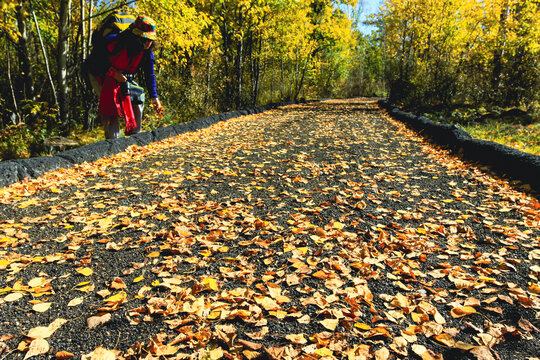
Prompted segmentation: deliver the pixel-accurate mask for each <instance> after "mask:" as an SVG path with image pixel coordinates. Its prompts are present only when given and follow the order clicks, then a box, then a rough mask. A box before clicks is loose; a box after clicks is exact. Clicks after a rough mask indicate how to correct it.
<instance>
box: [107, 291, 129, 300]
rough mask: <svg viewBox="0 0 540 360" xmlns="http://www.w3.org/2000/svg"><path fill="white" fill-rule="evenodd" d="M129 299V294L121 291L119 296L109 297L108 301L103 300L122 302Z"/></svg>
mask: <svg viewBox="0 0 540 360" xmlns="http://www.w3.org/2000/svg"><path fill="white" fill-rule="evenodd" d="M126 297H127V294H126V292H125V291H120V292H119V293H118V294H115V295H113V296H110V297H108V298H107V299H105V300H103V301H105V302H115V303H117V302H121V301H123V300H124V299H125V298H126Z"/></svg>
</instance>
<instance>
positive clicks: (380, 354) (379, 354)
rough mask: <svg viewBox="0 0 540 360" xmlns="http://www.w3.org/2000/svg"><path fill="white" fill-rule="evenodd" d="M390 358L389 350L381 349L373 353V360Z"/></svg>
mask: <svg viewBox="0 0 540 360" xmlns="http://www.w3.org/2000/svg"><path fill="white" fill-rule="evenodd" d="M389 358H390V350H388V349H387V348H385V347H383V348H380V349H379V350H377V351H375V360H388V359H389Z"/></svg>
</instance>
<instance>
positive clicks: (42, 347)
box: [24, 339, 49, 360]
mask: <svg viewBox="0 0 540 360" xmlns="http://www.w3.org/2000/svg"><path fill="white" fill-rule="evenodd" d="M48 351H49V343H48V342H47V340H45V339H34V340H32V342H31V343H30V345H29V346H28V352H27V353H26V355H25V356H24V360H26V359H29V358H31V357H32V356H38V355H42V354H45V353H47V352H48Z"/></svg>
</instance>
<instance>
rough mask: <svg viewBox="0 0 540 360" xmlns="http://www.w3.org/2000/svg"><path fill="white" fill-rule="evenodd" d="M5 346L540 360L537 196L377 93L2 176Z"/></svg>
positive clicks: (86, 351) (39, 355)
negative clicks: (428, 133)
mask: <svg viewBox="0 0 540 360" xmlns="http://www.w3.org/2000/svg"><path fill="white" fill-rule="evenodd" d="M0 214H1V217H0V359H4V358H5V359H23V358H35V359H54V358H66V359H67V358H71V357H73V358H77V359H79V358H82V359H114V358H118V359H123V358H125V359H158V358H174V359H182V358H197V357H199V358H205V359H217V358H246V359H255V358H272V359H280V358H284V359H286V358H304V359H321V358H324V359H326V358H327V359H332V358H337V359H342V358H343V359H345V358H349V359H351V358H352V359H355V358H358V359H371V358H373V359H378V360H382V359H388V358H419V359H420V358H421V359H442V358H444V359H499V358H501V359H535V358H537V357H538V354H540V342H539V340H538V336H539V333H538V332H539V330H538V329H539V328H540V321H539V318H540V312H539V311H540V296H539V295H540V287H539V285H538V284H539V277H540V230H539V229H540V203H539V202H538V200H537V199H536V198H534V197H533V196H531V195H528V194H526V193H522V192H519V191H517V190H516V189H514V188H513V187H512V186H511V184H509V183H508V182H506V181H505V180H502V179H498V178H494V177H492V176H491V175H490V174H489V173H486V172H484V171H483V169H480V168H477V167H475V166H473V165H471V164H468V163H464V162H462V161H461V160H460V159H459V158H457V157H455V156H453V155H452V154H450V152H449V151H447V150H444V149H440V148H437V147H436V146H434V145H431V144H428V143H426V142H425V140H424V139H422V138H421V137H419V136H418V135H417V134H416V133H414V132H413V131H411V130H409V129H407V128H406V127H405V126H404V125H403V124H402V123H399V122H397V121H395V120H392V119H391V118H390V117H389V116H387V115H385V113H384V112H383V111H382V110H381V109H379V107H378V106H377V104H376V102H375V101H373V100H369V99H361V98H359V99H349V100H328V101H323V102H316V103H308V104H297V105H290V106H284V107H280V108H277V109H274V110H270V111H267V112H264V113H260V114H254V115H248V116H242V117H239V118H234V119H230V120H228V121H223V122H219V123H217V124H214V125H212V126H210V127H208V128H206V129H201V130H198V131H196V132H191V133H185V134H181V135H179V136H176V137H172V138H169V139H165V140H162V141H160V142H157V143H153V144H150V145H147V146H142V147H140V146H136V145H133V146H131V147H129V148H128V149H127V150H126V151H125V152H122V153H119V154H116V155H112V156H110V157H107V158H103V159H100V160H97V161H95V162H92V163H83V164H79V165H76V166H74V167H72V168H68V169H59V170H57V171H53V172H49V173H47V174H45V175H43V176H41V177H39V178H37V179H34V180H26V181H24V182H18V183H16V184H13V185H10V186H8V187H5V188H3V189H0Z"/></svg>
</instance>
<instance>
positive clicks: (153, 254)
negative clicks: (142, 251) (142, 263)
mask: <svg viewBox="0 0 540 360" xmlns="http://www.w3.org/2000/svg"><path fill="white" fill-rule="evenodd" d="M146 256H148V257H149V258H155V257H158V256H159V251H153V252H151V253H150V254H148V255H146Z"/></svg>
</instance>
